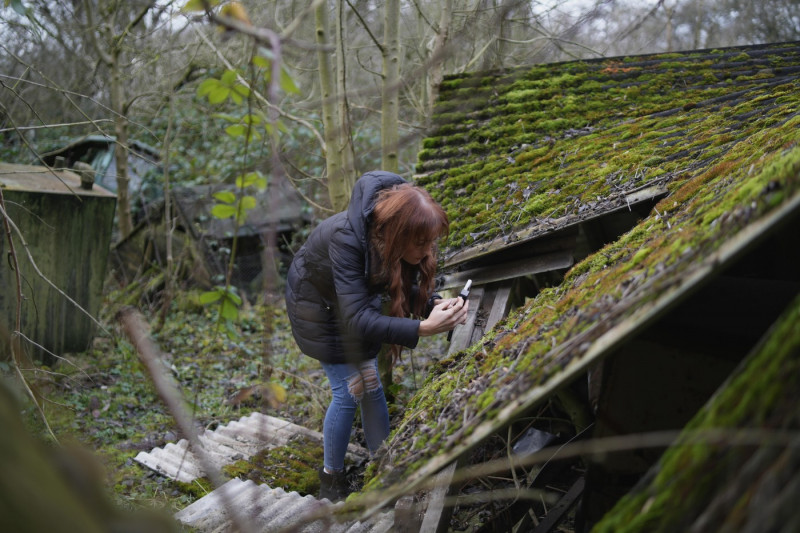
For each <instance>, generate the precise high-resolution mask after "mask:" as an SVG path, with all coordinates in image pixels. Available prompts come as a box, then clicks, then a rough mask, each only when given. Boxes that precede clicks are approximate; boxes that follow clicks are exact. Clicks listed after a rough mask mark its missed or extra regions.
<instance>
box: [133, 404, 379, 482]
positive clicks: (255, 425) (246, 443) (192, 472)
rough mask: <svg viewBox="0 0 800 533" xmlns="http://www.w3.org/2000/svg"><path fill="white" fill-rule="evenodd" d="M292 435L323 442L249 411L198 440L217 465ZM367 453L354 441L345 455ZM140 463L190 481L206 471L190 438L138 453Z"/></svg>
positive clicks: (358, 457) (288, 424)
mask: <svg viewBox="0 0 800 533" xmlns="http://www.w3.org/2000/svg"><path fill="white" fill-rule="evenodd" d="M295 435H304V436H306V437H309V438H311V439H313V440H316V441H318V442H322V434H321V433H320V432H318V431H314V430H311V429H308V428H305V427H303V426H298V425H297V424H293V423H291V422H289V421H287V420H283V419H280V418H276V417H273V416H269V415H265V414H263V413H252V414H250V415H247V416H243V417H242V418H240V419H239V420H234V421H231V422H229V423H228V424H226V425H222V426H219V427H217V428H216V429H215V430H213V431H206V432H204V433H203V434H202V435H200V437H199V439H200V442H201V443H202V444H203V448H204V451H205V453H206V454H207V456H208V457H209V459H210V460H211V462H212V463H213V464H214V466H216V467H217V468H222V467H223V466H225V465H229V464H232V463H234V462H236V461H238V460H240V459H248V458H249V457H251V456H252V455H254V454H256V453H258V452H259V451H261V450H263V449H265V448H275V447H277V446H284V445H286V444H287V443H288V442H289V439H291V438H292V437H293V436H295ZM368 455H369V453H368V452H367V451H366V450H365V449H364V448H362V447H361V446H358V445H356V444H352V443H351V444H350V445H349V446H348V457H349V458H350V459H352V460H363V459H365V458H366V457H368ZM134 460H135V461H136V462H138V463H139V464H141V465H143V466H146V467H148V468H150V469H152V470H155V471H156V472H158V473H159V474H162V475H164V476H166V477H169V478H171V479H174V480H177V481H182V482H184V483H190V482H191V481H193V480H195V479H197V478H199V477H203V476H204V475H205V474H204V472H203V470H202V468H201V466H200V465H201V463H200V461H199V460H198V459H197V458H196V457H195V456H194V455H193V454H192V453H191V451H190V450H189V441H187V440H186V439H181V440H179V441H178V442H176V443H168V444H167V445H165V446H164V447H161V448H155V449H153V450H151V451H150V452H140V453H139V454H138V455H137V456H136V457H135V459H134Z"/></svg>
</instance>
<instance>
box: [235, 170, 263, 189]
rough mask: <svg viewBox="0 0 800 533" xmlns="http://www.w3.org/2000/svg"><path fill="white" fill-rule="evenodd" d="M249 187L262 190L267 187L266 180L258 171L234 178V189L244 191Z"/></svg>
mask: <svg viewBox="0 0 800 533" xmlns="http://www.w3.org/2000/svg"><path fill="white" fill-rule="evenodd" d="M251 185H252V186H255V187H257V188H259V189H263V188H265V187H266V186H267V178H265V177H264V176H262V175H261V173H260V172H258V171H253V172H248V173H247V174H245V175H243V176H236V187H238V188H239V189H244V188H245V187H250V186H251Z"/></svg>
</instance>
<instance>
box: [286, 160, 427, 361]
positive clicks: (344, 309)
mask: <svg viewBox="0 0 800 533" xmlns="http://www.w3.org/2000/svg"><path fill="white" fill-rule="evenodd" d="M401 183H405V180H403V178H401V177H400V176H398V175H397V174H392V173H390V172H383V171H375V172H368V173H366V174H364V175H363V176H361V178H359V180H358V181H357V182H356V185H355V188H354V189H353V194H352V196H351V198H350V205H349V206H348V209H347V211H343V212H341V213H338V214H336V215H333V216H332V217H330V218H328V219H326V220H324V221H323V222H322V223H320V225H319V226H317V227H316V228H315V229H314V231H312V232H311V235H310V236H309V238H308V241H307V242H306V243H305V244H304V245H303V247H302V248H300V251H298V252H297V254H296V255H295V257H294V260H293V261H292V264H291V266H290V267H289V273H288V275H287V283H286V309H287V312H288V314H289V320H290V322H291V324H292V333H293V334H294V338H295V340H296V341H297V344H298V346H299V347H300V349H301V350H302V351H303V353H304V354H306V355H309V356H311V357H313V358H315V359H318V360H320V361H322V362H325V363H357V362H361V361H364V360H367V359H371V358H373V357H375V356H376V355H377V354H378V351H379V350H380V348H381V344H383V343H386V344H399V345H402V346H406V347H409V348H414V347H415V346H416V345H417V342H418V341H419V334H418V331H419V320H414V319H410V318H397V317H390V316H386V315H384V314H382V313H381V293H382V289H383V288H382V287H371V286H370V284H369V266H370V265H369V262H370V261H369V256H370V254H369V247H368V234H369V231H368V230H369V228H368V225H369V223H370V217H371V215H372V211H373V208H374V206H375V195H376V194H377V193H378V192H379V191H380V190H382V189H386V188H389V187H392V186H394V185H398V184H401Z"/></svg>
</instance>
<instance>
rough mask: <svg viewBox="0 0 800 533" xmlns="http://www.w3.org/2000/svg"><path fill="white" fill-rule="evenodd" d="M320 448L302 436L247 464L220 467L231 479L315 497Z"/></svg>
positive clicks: (269, 449)
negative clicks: (240, 479) (236, 478)
mask: <svg viewBox="0 0 800 533" xmlns="http://www.w3.org/2000/svg"><path fill="white" fill-rule="evenodd" d="M322 451H323V450H322V445H321V443H319V442H318V441H316V440H313V439H309V438H308V437H305V436H303V435H298V436H295V437H293V438H292V439H291V440H290V442H289V443H287V444H286V445H285V446H279V447H276V448H267V449H264V450H262V451H260V452H258V453H257V454H255V455H254V456H252V457H251V458H250V459H248V460H242V461H237V462H236V463H234V464H232V465H227V466H225V467H223V472H224V473H225V474H226V475H227V476H230V477H238V478H242V479H249V480H252V481H253V482H255V483H258V484H266V485H269V486H270V487H272V488H278V487H280V488H282V489H284V490H286V491H287V492H289V491H297V492H299V493H300V494H316V493H317V492H318V491H319V477H318V474H317V469H318V468H319V465H320V461H321V458H322Z"/></svg>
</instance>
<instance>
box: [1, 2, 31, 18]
mask: <svg viewBox="0 0 800 533" xmlns="http://www.w3.org/2000/svg"><path fill="white" fill-rule="evenodd" d="M9 3H10V4H11V8H12V9H13V10H14V11H16V12H17V15H22V16H23V17H26V16H28V10H27V9H25V6H24V5H22V0H10V2H9V0H6V7H8V5H9Z"/></svg>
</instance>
